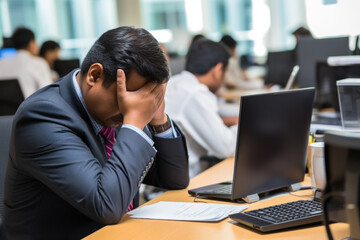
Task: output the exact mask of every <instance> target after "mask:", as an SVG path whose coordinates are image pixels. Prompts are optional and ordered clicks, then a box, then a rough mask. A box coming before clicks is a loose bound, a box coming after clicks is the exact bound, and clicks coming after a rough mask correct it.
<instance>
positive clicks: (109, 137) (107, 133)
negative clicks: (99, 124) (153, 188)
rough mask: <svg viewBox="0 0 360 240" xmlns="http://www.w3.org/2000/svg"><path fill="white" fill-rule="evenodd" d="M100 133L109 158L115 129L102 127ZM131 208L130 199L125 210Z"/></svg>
mask: <svg viewBox="0 0 360 240" xmlns="http://www.w3.org/2000/svg"><path fill="white" fill-rule="evenodd" d="M100 134H101V136H103V137H104V138H105V147H106V152H107V157H108V158H110V157H111V153H112V148H113V146H114V143H115V129H114V128H107V127H103V128H102V129H101V130H100ZM133 209H134V205H133V201H131V203H130V205H129V206H128V208H127V212H129V211H131V210H133Z"/></svg>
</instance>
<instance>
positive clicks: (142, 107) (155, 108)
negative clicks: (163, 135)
mask: <svg viewBox="0 0 360 240" xmlns="http://www.w3.org/2000/svg"><path fill="white" fill-rule="evenodd" d="M164 95H165V85H164V84H158V83H153V82H149V83H146V84H145V85H143V86H142V87H140V88H139V89H137V90H134V91H128V90H127V88H126V76H125V72H124V71H123V70H121V69H118V70H117V101H118V106H119V109H120V112H121V113H122V114H123V116H124V122H123V124H130V125H133V126H135V127H137V128H139V129H143V128H144V127H145V125H147V124H148V123H149V122H150V121H154V120H155V122H160V121H162V119H163V118H164V115H165V114H164ZM165 117H166V115H165ZM165 121H166V118H165Z"/></svg>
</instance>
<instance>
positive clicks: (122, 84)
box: [116, 69, 126, 95]
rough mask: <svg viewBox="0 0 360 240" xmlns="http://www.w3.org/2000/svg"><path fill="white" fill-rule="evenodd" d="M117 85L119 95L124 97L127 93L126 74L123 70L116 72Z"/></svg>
mask: <svg viewBox="0 0 360 240" xmlns="http://www.w3.org/2000/svg"><path fill="white" fill-rule="evenodd" d="M116 84H117V91H118V94H121V95H123V94H124V93H126V76H125V72H124V71H123V70H122V69H118V70H117V71H116Z"/></svg>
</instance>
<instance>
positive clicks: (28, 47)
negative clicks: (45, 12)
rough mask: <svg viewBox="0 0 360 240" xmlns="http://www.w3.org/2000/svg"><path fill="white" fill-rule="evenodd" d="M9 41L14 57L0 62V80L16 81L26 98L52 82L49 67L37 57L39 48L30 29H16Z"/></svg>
mask: <svg viewBox="0 0 360 240" xmlns="http://www.w3.org/2000/svg"><path fill="white" fill-rule="evenodd" d="M11 40H12V44H13V45H14V47H15V49H16V55H15V56H14V57H12V58H6V59H3V60H0V80H2V79H12V78H16V79H18V81H19V84H20V87H21V90H22V92H23V94H24V98H27V97H28V96H30V95H31V94H32V93H34V92H35V91H37V90H38V89H40V88H42V87H44V86H46V85H48V84H50V83H51V82H52V80H51V71H50V67H49V66H48V64H47V63H46V62H45V60H44V59H42V58H40V57H38V56H37V55H38V53H39V48H38V46H37V43H36V41H35V35H34V33H33V32H32V31H31V30H30V29H27V28H23V27H21V28H17V29H16V30H15V31H14V33H13V35H12V36H11Z"/></svg>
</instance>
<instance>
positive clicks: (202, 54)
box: [185, 39, 231, 75]
mask: <svg viewBox="0 0 360 240" xmlns="http://www.w3.org/2000/svg"><path fill="white" fill-rule="evenodd" d="M230 56H231V55H230V52H229V50H228V49H227V48H226V47H225V46H224V45H223V44H221V43H217V42H214V41H211V40H208V39H201V40H197V41H196V42H194V43H193V44H192V45H191V47H190V49H189V51H188V53H187V55H186V66H185V70H187V71H189V72H191V73H193V74H197V75H204V74H206V73H207V72H209V71H210V69H211V68H213V67H214V66H216V64H218V63H222V64H223V68H224V69H225V68H226V67H227V65H228V63H229V58H230Z"/></svg>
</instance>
